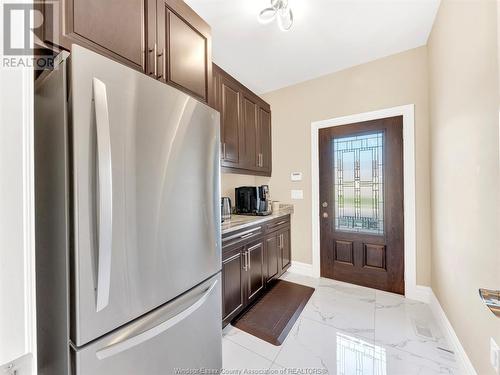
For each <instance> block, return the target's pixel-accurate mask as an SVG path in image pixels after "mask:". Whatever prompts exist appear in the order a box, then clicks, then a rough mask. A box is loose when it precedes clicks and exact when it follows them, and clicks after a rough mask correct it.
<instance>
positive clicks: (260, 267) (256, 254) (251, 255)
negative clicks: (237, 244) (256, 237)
mask: <svg viewBox="0 0 500 375" xmlns="http://www.w3.org/2000/svg"><path fill="white" fill-rule="evenodd" d="M246 257H247V263H246V272H247V274H248V294H247V296H248V297H247V301H246V302H247V303H250V302H251V301H253V300H254V299H255V297H257V294H258V293H259V292H260V291H261V290H262V289H263V288H264V243H263V242H262V241H259V242H257V243H254V244H251V245H249V246H247V249H246Z"/></svg>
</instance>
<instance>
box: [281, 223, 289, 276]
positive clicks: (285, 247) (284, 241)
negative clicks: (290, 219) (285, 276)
mask: <svg viewBox="0 0 500 375" xmlns="http://www.w3.org/2000/svg"><path fill="white" fill-rule="evenodd" d="M278 238H279V245H280V250H281V272H280V273H283V272H285V271H286V270H287V269H288V268H289V267H290V264H291V248H290V229H285V230H283V231H281V232H279V234H278Z"/></svg>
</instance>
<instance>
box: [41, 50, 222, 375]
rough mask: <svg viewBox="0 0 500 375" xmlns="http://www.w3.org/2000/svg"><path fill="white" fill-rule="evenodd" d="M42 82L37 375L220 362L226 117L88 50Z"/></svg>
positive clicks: (61, 62)
mask: <svg viewBox="0 0 500 375" xmlns="http://www.w3.org/2000/svg"><path fill="white" fill-rule="evenodd" d="M55 65H56V68H55V69H54V70H53V71H51V72H44V73H43V74H42V75H41V76H40V77H39V78H38V79H37V80H36V82H35V210H36V225H35V231H36V239H37V240H36V274H37V277H36V282H37V285H36V288H37V319H38V322H37V324H38V328H37V338H38V353H37V356H38V370H39V374H50V375H58V374H68V373H69V374H76V375H114V374H119V375H123V374H148V375H155V374H162V375H164V374H173V373H175V372H176V371H177V369H178V370H179V371H183V370H188V369H200V368H203V369H220V367H221V361H222V359H221V357H222V354H221V279H220V270H221V239H220V221H221V220H220V192H219V191H220V168H219V113H218V112H217V111H215V110H213V109H212V108H210V107H208V106H207V105H205V104H203V103H200V102H198V101H197V100H195V99H193V98H191V97H190V96H188V95H186V94H184V93H182V92H181V91H179V90H177V89H175V88H172V87H170V86H168V85H165V84H163V83H160V82H158V81H156V80H155V79H153V78H150V77H148V76H146V75H145V74H142V73H140V72H137V71H135V70H133V69H130V68H128V67H125V66H123V65H121V64H119V63H117V62H114V61H112V60H110V59H108V58H105V57H103V56H101V55H98V54H96V53H93V52H91V51H89V50H86V49H84V48H82V47H79V46H73V48H72V51H71V54H66V53H63V54H61V55H59V56H58V58H57V59H56V64H55Z"/></svg>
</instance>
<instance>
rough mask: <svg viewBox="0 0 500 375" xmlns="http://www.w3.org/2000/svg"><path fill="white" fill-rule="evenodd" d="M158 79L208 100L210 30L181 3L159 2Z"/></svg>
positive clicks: (209, 84)
mask: <svg viewBox="0 0 500 375" xmlns="http://www.w3.org/2000/svg"><path fill="white" fill-rule="evenodd" d="M157 12H158V22H157V39H158V48H159V51H158V53H157V58H158V62H157V64H158V72H159V73H158V78H160V79H162V80H165V81H167V82H168V83H170V84H172V85H174V86H176V87H178V88H180V89H182V90H184V91H187V92H188V93H190V94H191V95H193V96H196V97H198V98H200V99H201V100H203V101H207V100H208V96H209V92H211V87H212V55H211V49H212V46H211V30H210V26H209V25H208V24H207V23H206V22H205V21H203V19H201V18H200V16H198V15H197V14H196V13H195V12H194V11H193V10H192V9H191V8H190V7H189V6H188V5H187V4H186V3H184V1H182V0H158V5H157Z"/></svg>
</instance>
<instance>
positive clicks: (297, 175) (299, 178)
mask: <svg viewBox="0 0 500 375" xmlns="http://www.w3.org/2000/svg"><path fill="white" fill-rule="evenodd" d="M290 180H292V181H302V172H292V173H290Z"/></svg>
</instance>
